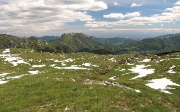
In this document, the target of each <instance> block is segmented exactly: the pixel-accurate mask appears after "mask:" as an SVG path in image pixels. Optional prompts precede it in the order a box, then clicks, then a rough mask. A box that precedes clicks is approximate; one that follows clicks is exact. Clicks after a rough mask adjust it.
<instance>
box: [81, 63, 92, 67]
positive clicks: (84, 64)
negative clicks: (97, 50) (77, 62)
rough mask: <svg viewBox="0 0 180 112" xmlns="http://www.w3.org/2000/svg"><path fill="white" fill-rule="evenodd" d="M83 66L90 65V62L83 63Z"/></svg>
mask: <svg viewBox="0 0 180 112" xmlns="http://www.w3.org/2000/svg"><path fill="white" fill-rule="evenodd" d="M82 65H83V66H91V63H83V64H82Z"/></svg>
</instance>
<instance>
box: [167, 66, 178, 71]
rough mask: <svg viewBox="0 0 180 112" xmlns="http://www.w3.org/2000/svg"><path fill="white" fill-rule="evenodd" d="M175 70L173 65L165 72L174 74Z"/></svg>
mask: <svg viewBox="0 0 180 112" xmlns="http://www.w3.org/2000/svg"><path fill="white" fill-rule="evenodd" d="M175 68H176V66H175V65H173V66H172V67H170V68H169V70H168V71H167V73H176V72H175V71H174V69H175Z"/></svg>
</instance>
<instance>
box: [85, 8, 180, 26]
mask: <svg viewBox="0 0 180 112" xmlns="http://www.w3.org/2000/svg"><path fill="white" fill-rule="evenodd" d="M104 17H105V18H115V19H120V20H118V21H113V22H108V21H93V22H87V23H86V26H88V27H116V26H132V25H134V26H137V25H139V26H140V25H149V24H156V23H160V24H163V23H175V22H180V6H174V7H172V8H167V9H165V11H164V12H163V13H161V14H155V15H152V16H140V13H139V12H134V13H127V14H125V15H123V14H121V13H119V14H118V13H117V14H116V13H115V14H114V15H113V14H109V15H104ZM124 18H127V19H124Z"/></svg>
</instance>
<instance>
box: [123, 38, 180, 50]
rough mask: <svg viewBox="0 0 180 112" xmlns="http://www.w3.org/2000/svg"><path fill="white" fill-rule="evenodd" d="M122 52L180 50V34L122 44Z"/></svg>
mask: <svg viewBox="0 0 180 112" xmlns="http://www.w3.org/2000/svg"><path fill="white" fill-rule="evenodd" d="M120 47H121V50H120V51H121V52H122V51H124V52H127V53H129V52H138V53H162V52H170V51H180V35H177V36H173V37H169V38H147V39H143V40H141V41H138V42H135V43H131V44H128V45H121V46H120Z"/></svg>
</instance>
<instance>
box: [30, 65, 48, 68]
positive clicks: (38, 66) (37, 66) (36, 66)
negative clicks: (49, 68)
mask: <svg viewBox="0 0 180 112" xmlns="http://www.w3.org/2000/svg"><path fill="white" fill-rule="evenodd" d="M45 66H46V65H32V67H33V68H42V67H45Z"/></svg>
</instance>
